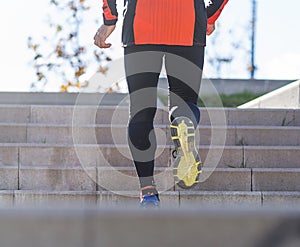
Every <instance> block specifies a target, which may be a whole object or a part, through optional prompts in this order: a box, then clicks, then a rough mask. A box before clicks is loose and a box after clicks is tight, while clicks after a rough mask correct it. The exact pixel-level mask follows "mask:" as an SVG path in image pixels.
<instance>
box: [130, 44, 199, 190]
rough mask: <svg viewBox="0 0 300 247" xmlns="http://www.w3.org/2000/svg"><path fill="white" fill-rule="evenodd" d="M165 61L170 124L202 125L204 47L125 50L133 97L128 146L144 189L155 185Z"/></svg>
mask: <svg viewBox="0 0 300 247" xmlns="http://www.w3.org/2000/svg"><path fill="white" fill-rule="evenodd" d="M163 57H165V67H166V72H167V76H168V82H169V113H170V114H169V116H170V121H172V120H173V119H174V118H176V117H178V116H185V117H188V118H190V119H191V120H192V121H193V123H194V125H195V127H196V126H197V125H198V123H199V121H200V111H199V108H198V107H197V99H198V95H199V89H200V83H201V78H202V69H203V60H204V47H203V46H168V45H133V46H128V47H126V48H125V72H126V78H127V84H128V90H129V95H130V117H129V124H128V143H129V148H130V151H131V154H132V158H133V160H134V164H135V166H136V170H137V174H138V176H139V179H140V184H141V187H144V186H149V185H153V183H154V179H153V172H154V157H155V151H156V136H155V134H154V131H153V119H154V116H155V113H156V102H157V84H158V79H159V74H160V71H161V68H162V63H163Z"/></svg>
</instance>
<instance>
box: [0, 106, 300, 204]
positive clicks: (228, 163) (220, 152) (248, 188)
mask: <svg viewBox="0 0 300 247" xmlns="http://www.w3.org/2000/svg"><path fill="white" fill-rule="evenodd" d="M222 116H225V118H224V119H223V117H222ZM127 118H128V108H127V107H123V106H122V107H118V108H116V107H113V106H102V107H99V108H97V107H95V106H83V105H82V106H76V108H74V106H71V105H70V106H68V105H65V106H59V105H51V106H50V105H27V106H26V105H23V106H22V105H0V190H1V191H0V205H1V206H2V207H13V206H16V207H18V206H32V205H34V206H51V205H58V204H62V205H72V206H75V205H79V206H97V207H98V206H99V207H101V206H103V207H106V206H109V207H112V206H122V207H123V206H125V205H126V206H133V207H134V206H136V205H138V196H139V192H138V180H137V178H136V173H135V169H134V167H133V164H132V161H131V160H130V155H129V151H128V148H127V145H126V123H127ZM74 119H75V120H74ZM211 119H214V123H212V121H211ZM219 120H220V121H219ZM224 121H225V122H224ZM224 123H225V124H224ZM155 124H156V129H157V131H158V132H157V136H158V149H157V153H158V154H159V155H158V157H157V159H156V167H155V168H156V171H155V172H156V180H157V185H158V189H159V190H160V191H161V192H162V194H161V201H162V207H163V208H178V207H185V206H186V207H191V206H192V207H196V208H202V207H204V206H207V207H212V206H215V207H240V206H243V207H250V208H263V207H299V206H300V182H299V181H300V147H299V144H300V110H287V109H283V110H280V109H218V108H211V109H202V120H201V125H200V127H199V133H198V134H199V136H200V143H199V152H200V154H201V157H202V160H203V161H204V167H205V168H204V174H203V175H204V176H203V180H202V181H201V183H199V184H197V186H196V187H194V188H193V189H192V190H182V189H180V188H179V187H177V186H176V185H174V183H173V176H172V168H171V163H172V159H171V158H170V157H171V151H172V145H171V142H170V138H169V129H168V115H167V113H166V111H165V110H164V109H159V110H158V112H157V115H156V120H155ZM212 131H214V134H215V135H214V139H212ZM224 133H226V140H225V139H224V138H223V135H224ZM215 137H217V138H215ZM218 137H220V138H218ZM223 140H224V143H225V146H224V145H222V144H223ZM74 141H75V144H74ZM211 143H213V144H211ZM209 155H210V156H211V157H213V158H212V159H211V160H209ZM217 156H220V159H216V160H214V157H217ZM207 164H208V165H207ZM215 166H217V167H216V168H215Z"/></svg>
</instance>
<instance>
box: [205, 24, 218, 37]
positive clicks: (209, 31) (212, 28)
mask: <svg viewBox="0 0 300 247" xmlns="http://www.w3.org/2000/svg"><path fill="white" fill-rule="evenodd" d="M215 29H216V26H215V24H207V28H206V35H211V34H212V33H213V32H214V31H215Z"/></svg>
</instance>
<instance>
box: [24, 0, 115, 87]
mask: <svg viewBox="0 0 300 247" xmlns="http://www.w3.org/2000/svg"><path fill="white" fill-rule="evenodd" d="M88 2H89V0H50V2H49V4H50V7H51V8H52V9H53V10H54V12H55V15H52V16H51V15H50V16H49V20H48V25H49V28H50V30H51V31H50V32H48V33H47V35H45V36H44V37H43V39H42V41H40V42H37V41H35V40H34V38H33V37H28V48H30V49H31V50H32V51H33V56H34V57H33V60H32V64H33V67H34V69H35V73H36V81H34V82H33V83H32V86H31V87H32V89H33V90H38V91H43V90H44V88H45V86H46V85H47V84H48V83H49V82H50V81H51V80H53V79H54V78H59V80H60V81H59V82H57V83H60V89H61V91H62V92H69V91H76V90H77V91H79V90H80V88H82V87H85V86H87V81H82V80H80V78H81V77H82V76H83V75H84V74H85V73H86V70H87V67H88V66H89V65H90V64H92V63H93V64H97V66H98V71H99V72H101V73H104V74H105V73H106V71H107V68H106V67H105V66H103V65H101V64H103V62H107V61H110V60H111V59H110V57H109V56H107V55H106V54H105V53H104V52H103V51H101V50H100V49H97V48H96V47H94V46H92V47H86V45H84V44H83V42H82V41H81V40H82V39H81V37H80V32H81V29H82V23H83V21H84V18H85V17H86V16H87V15H88V12H89V10H90V7H89V5H88ZM57 16H59V17H60V18H57ZM95 31H96V30H95ZM39 38H40V36H39ZM92 39H93V37H91V40H92ZM87 49H88V50H89V54H87ZM91 49H93V51H92V53H91ZM90 54H92V56H91V55H90ZM95 72H96V71H95ZM56 80H57V79H56Z"/></svg>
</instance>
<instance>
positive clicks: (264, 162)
mask: <svg viewBox="0 0 300 247" xmlns="http://www.w3.org/2000/svg"><path fill="white" fill-rule="evenodd" d="M171 150H172V149H171V148H163V147H158V148H157V152H156V157H157V158H156V166H157V167H165V166H170V164H171V160H172V159H171ZM199 153H200V155H201V158H202V161H203V162H204V165H205V166H206V167H214V166H215V164H216V163H217V162H218V167H224V168H226V167H236V168H244V167H247V168H299V167H300V164H299V160H300V159H299V149H298V148H293V149H291V148H286V149H281V148H259V147H244V148H243V147H225V149H224V150H223V154H222V149H219V148H211V149H209V148H208V147H201V148H200V150H199ZM221 154H222V156H221ZM220 156H221V159H220V160H219V159H218V158H217V157H220ZM78 157H80V160H79V158H78ZM141 157H142V158H144V157H145V156H141ZM132 164H133V162H132V158H131V154H130V151H129V149H128V147H124V146H123V147H118V148H117V147H113V146H100V147H99V148H97V147H89V146H86V147H76V150H75V148H74V147H66V146H56V147H55V146H49V147H47V146H45V147H42V146H36V147H33V146H32V147H30V146H29V147H19V148H17V147H13V146H2V147H0V165H6V166H18V165H21V166H22V165H24V166H45V167H54V166H65V167H79V166H84V167H96V166H114V167H120V166H130V167H131V166H132Z"/></svg>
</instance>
